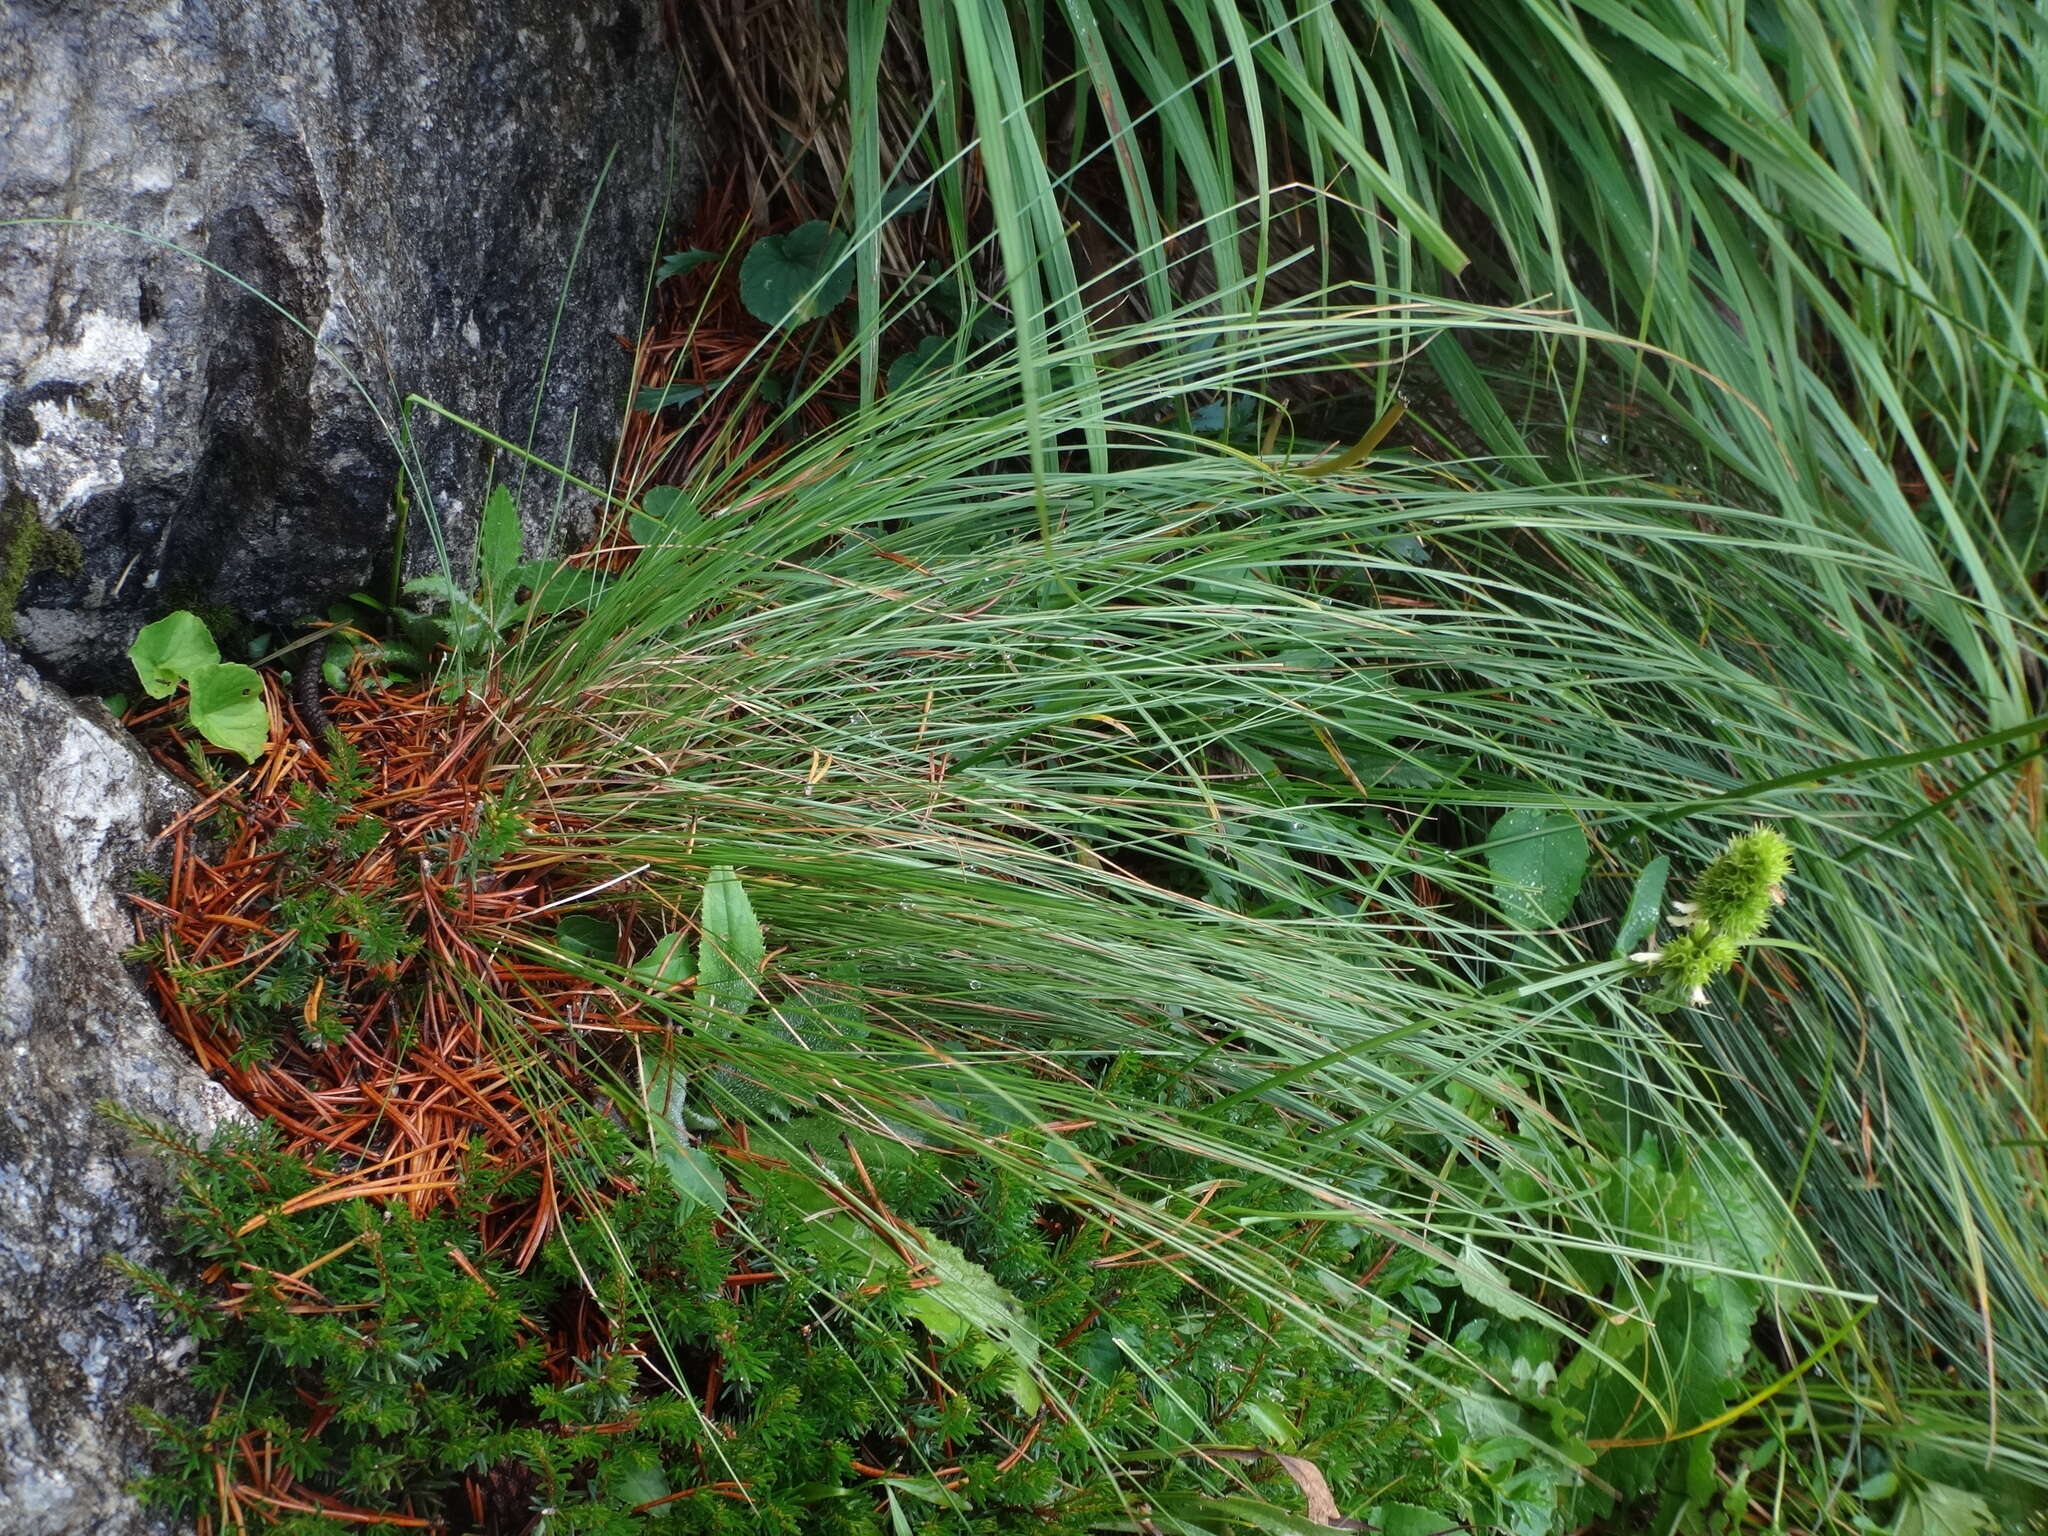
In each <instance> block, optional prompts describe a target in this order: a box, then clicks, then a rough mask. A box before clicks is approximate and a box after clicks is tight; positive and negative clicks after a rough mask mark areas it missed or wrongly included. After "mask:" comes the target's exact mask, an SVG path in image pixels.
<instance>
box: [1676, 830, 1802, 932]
mask: <svg viewBox="0 0 2048 1536" xmlns="http://www.w3.org/2000/svg"><path fill="white" fill-rule="evenodd" d="M1791 873H1792V846H1791V844H1789V843H1787V842H1786V841H1785V839H1784V838H1782V837H1780V836H1779V835H1778V834H1777V833H1776V832H1773V831H1772V830H1771V829H1770V828H1768V827H1758V828H1757V829H1756V830H1755V831H1754V832H1745V833H1743V834H1742V835H1741V836H1740V837H1737V838H1732V839H1730V841H1729V843H1728V848H1727V851H1726V852H1725V853H1723V854H1722V855H1721V856H1720V857H1719V858H1718V859H1716V860H1714V862H1713V863H1711V864H1709V865H1708V866H1707V867H1706V869H1705V870H1704V871H1702V872H1701V874H1700V877H1699V878H1698V879H1697V880H1695V881H1693V883H1692V901H1691V903H1690V905H1691V907H1692V909H1693V912H1692V916H1693V919H1694V921H1695V922H1697V923H1699V924H1701V925H1702V926H1704V927H1709V928H1712V929H1713V930H1714V932H1716V933H1723V934H1726V935H1727V936H1728V937H1729V938H1731V939H1733V940H1735V941H1736V942H1737V943H1738V944H1746V943H1747V942H1749V940H1751V939H1753V938H1755V937H1756V936H1757V935H1758V934H1760V933H1762V932H1763V931H1764V929H1765V927H1766V926H1768V925H1769V923H1770V921H1771V908H1772V907H1777V906H1783V905H1784V904H1785V878H1786V877H1787V876H1788V875H1790V874H1791Z"/></svg>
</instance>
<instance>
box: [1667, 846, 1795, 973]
mask: <svg viewBox="0 0 2048 1536" xmlns="http://www.w3.org/2000/svg"><path fill="white" fill-rule="evenodd" d="M1791 873H1792V845H1791V844H1790V843H1788V842H1786V841H1785V839H1784V837H1783V836H1782V835H1781V834H1779V833H1777V832H1774V831H1772V830H1771V829H1770V828H1769V827H1758V828H1757V829H1756V830H1755V831H1753V832H1744V833H1742V834H1741V835H1740V836H1738V837H1734V838H1731V839H1730V840H1729V843H1728V846H1727V848H1726V849H1724V850H1723V851H1722V853H1721V856H1720V857H1719V858H1717V859H1715V860H1714V862H1713V863H1711V864H1709V865H1708V866H1707V867H1706V868H1705V869H1704V870H1702V871H1700V874H1699V876H1698V878H1697V879H1695V880H1694V881H1693V883H1692V889H1691V891H1690V892H1688V897H1689V899H1688V900H1685V901H1674V902H1673V903H1672V904H1671V922H1672V926H1674V927H1676V928H1677V929H1678V930H1679V932H1678V933H1677V935H1676V936H1674V937H1673V938H1672V939H1671V941H1670V942H1669V943H1667V944H1665V945H1663V946H1662V947H1661V948H1659V947H1657V946H1656V945H1655V942H1654V940H1653V941H1652V947H1651V948H1649V949H1645V950H1640V951H1638V952H1637V953H1635V954H1633V955H1631V956H1630V957H1629V958H1630V959H1632V960H1635V961H1638V962H1639V963H1641V964H1642V965H1645V966H1647V967H1648V968H1649V974H1650V975H1652V976H1656V977H1658V978H1660V979H1661V980H1662V981H1663V983H1664V993H1663V996H1662V998H1661V999H1660V1002H1661V1004H1662V1006H1664V1007H1667V1008H1669V1007H1677V1006H1679V1005H1680V1004H1681V1003H1690V1004H1691V1005H1692V1006H1694V1007H1698V1006H1699V1005H1700V1004H1702V1003H1704V1002H1705V1001H1706V1000H1707V984H1708V983H1709V982H1711V981H1714V980H1715V979H1716V978H1718V977H1721V976H1725V975H1726V974H1727V973H1728V972H1729V970H1730V969H1732V968H1733V967H1734V965H1735V962H1736V960H1737V959H1738V958H1739V957H1740V955H1741V953H1742V950H1743V947H1744V946H1745V945H1748V944H1751V943H1754V942H1755V941H1756V939H1757V938H1758V937H1759V936H1760V935H1761V934H1762V933H1763V931H1764V929H1765V928H1767V927H1769V926H1770V921H1771V913H1772V911H1773V910H1774V909H1775V908H1777V907H1780V906H1782V905H1783V904H1784V901H1785V881H1786V879H1787V878H1789V877H1790V875H1791Z"/></svg>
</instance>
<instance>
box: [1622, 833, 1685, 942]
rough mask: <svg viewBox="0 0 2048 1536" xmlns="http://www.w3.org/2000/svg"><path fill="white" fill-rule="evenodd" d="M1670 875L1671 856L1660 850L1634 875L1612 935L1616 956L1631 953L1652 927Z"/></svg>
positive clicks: (1654, 924) (1662, 902) (1653, 927)
mask: <svg viewBox="0 0 2048 1536" xmlns="http://www.w3.org/2000/svg"><path fill="white" fill-rule="evenodd" d="M1670 879H1671V859H1670V857H1669V856H1668V855H1666V854H1661V853H1660V854H1658V855H1657V857H1656V858H1654V859H1652V860H1650V862H1649V863H1647V864H1645V865H1644V866H1643V872H1642V873H1641V874H1640V875H1637V876H1636V884H1635V889H1634V890H1632V891H1631V892H1629V898H1628V910H1627V911H1626V912H1624V913H1622V915H1621V927H1620V929H1618V930H1617V931H1616V933H1615V935H1614V954H1615V957H1616V958H1617V959H1619V958H1621V957H1622V956H1625V955H1632V954H1634V953H1635V951H1636V946H1637V945H1638V944H1640V943H1642V942H1643V940H1645V939H1647V938H1648V937H1649V936H1650V934H1651V933H1652V932H1653V931H1655V929H1656V927H1657V913H1658V910H1659V909H1660V908H1661V907H1662V906H1663V905H1664V887H1665V885H1666V883H1667V882H1668V881H1669V880H1670Z"/></svg>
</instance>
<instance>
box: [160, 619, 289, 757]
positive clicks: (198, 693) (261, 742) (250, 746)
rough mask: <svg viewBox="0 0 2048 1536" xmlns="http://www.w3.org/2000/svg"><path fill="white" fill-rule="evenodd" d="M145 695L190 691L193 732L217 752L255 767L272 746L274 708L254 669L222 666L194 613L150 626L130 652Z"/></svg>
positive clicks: (188, 709)
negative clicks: (234, 755) (181, 688)
mask: <svg viewBox="0 0 2048 1536" xmlns="http://www.w3.org/2000/svg"><path fill="white" fill-rule="evenodd" d="M128 659H129V660H130V661H131V662H133V663H134V664H135V675H136V676H137V677H138V678H139V679H141V682H142V691H143V692H144V693H146V694H148V695H149V696H150V697H151V698H152V699H167V698H169V697H170V696H171V695H172V694H174V693H176V692H177V691H178V687H179V685H180V684H183V685H184V686H185V688H186V689H187V696H186V700H185V707H186V712H187V714H188V716H189V718H190V719H191V721H192V726H193V729H195V730H196V731H198V732H199V734H200V735H201V736H204V737H205V738H206V739H207V740H208V741H210V742H212V743H213V744H214V745H215V746H216V747H222V748H225V749H226V750H227V751H230V752H235V753H239V754H240V755H241V757H242V760H243V761H244V762H250V763H253V762H255V761H256V759H257V758H259V757H261V756H262V755H263V752H264V749H265V748H266V747H267V746H269V744H270V706H269V704H268V702H266V701H265V699H264V697H263V679H262V678H261V677H259V676H257V674H256V670H255V668H253V667H245V666H243V665H241V664H240V663H239V662H233V661H222V660H221V659H220V647H219V646H217V645H216V644H214V639H213V636H212V635H211V634H210V633H208V631H207V628H206V626H205V625H204V624H202V623H201V622H200V621H199V618H198V616H197V615H195V614H191V613H187V612H185V611H184V610H183V609H180V610H179V611H178V612H176V613H169V614H165V615H164V617H162V618H160V619H158V620H157V621H156V622H155V623H154V624H145V625H144V626H143V627H142V632H141V633H140V634H138V635H137V636H136V637H135V643H134V644H133V645H131V646H130V647H128Z"/></svg>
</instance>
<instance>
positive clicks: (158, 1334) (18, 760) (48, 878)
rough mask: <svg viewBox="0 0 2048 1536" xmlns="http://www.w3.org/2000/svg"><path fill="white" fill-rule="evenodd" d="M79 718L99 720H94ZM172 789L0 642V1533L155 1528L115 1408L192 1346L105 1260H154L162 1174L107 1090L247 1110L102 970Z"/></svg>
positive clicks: (126, 1414) (220, 1112)
mask: <svg viewBox="0 0 2048 1536" xmlns="http://www.w3.org/2000/svg"><path fill="white" fill-rule="evenodd" d="M95 716H98V717H99V718H95ZM182 803H183V797H182V794H181V792H180V791H179V789H178V786H177V785H176V784H175V783H174V782H173V781H172V780H171V779H169V778H168V777H167V776H166V775H164V774H163V773H162V772H161V771H159V770H158V769H157V768H156V767H155V766H154V765H153V764H152V763H150V762H149V761H148V759H147V758H145V757H144V756H143V755H142V754H141V753H140V752H139V751H137V750H136V748H135V747H134V745H133V744H132V743H131V742H130V741H129V739H128V738H127V736H126V735H124V734H123V733H121V732H120V731H119V730H118V729H116V728H114V727H113V726H112V723H111V721H108V720H106V719H105V716H104V711H100V710H98V708H97V706H86V707H85V708H80V707H79V706H76V705H74V704H72V703H71V702H70V701H69V700H67V699H66V698H65V697H64V696H63V695H62V694H60V693H58V692H56V691H55V690H54V689H52V688H50V687H49V686H48V685H47V684H45V683H43V682H42V681H41V680H40V679H39V678H38V677H37V676H36V675H35V673H34V672H32V671H30V670H29V668H28V667H26V666H25V665H23V663H22V662H21V660H20V658H19V657H17V656H16V655H14V654H13V652H11V651H10V650H8V649H7V648H6V647H4V646H0V1071H4V1080H5V1082H6V1085H7V1089H6V1103H5V1108H4V1111H0V1530H4V1531H6V1532H7V1533H8V1536H72V1533H79V1536H84V1533H88V1532H90V1533H94V1536H101V1533H106V1536H126V1533H129V1532H142V1531H156V1530H161V1529H168V1527H167V1526H166V1525H165V1524H164V1523H163V1522H160V1521H156V1520H152V1519H149V1518H146V1517H145V1516H144V1515H143V1514H142V1512H141V1511H140V1510H139V1509H138V1508H137V1506H136V1505H135V1503H134V1501H133V1500H132V1499H130V1498H129V1497H128V1496H127V1495H126V1494H125V1493H124V1492H123V1485H124V1484H125V1483H126V1482H127V1481H128V1480H129V1479H131V1478H133V1477H134V1476H135V1475H136V1474H138V1473H139V1472H141V1471H143V1470H144V1461H145V1456H144V1451H145V1446H144V1442H143V1436H142V1431H141V1428H140V1426H139V1425H138V1424H137V1423H136V1421H135V1419H134V1416H133V1414H132V1412H131V1411H130V1410H131V1408H132V1407H133V1406H134V1405H136V1404H144V1405H148V1406H151V1407H154V1408H156V1409H158V1410H159V1411H166V1410H175V1409H177V1408H179V1407H181V1406H184V1403H183V1391H182V1387H181V1382H182V1373H181V1368H182V1367H183V1365H184V1364H185V1362H186V1361H187V1359H188V1358H189V1356H190V1353H191V1348H192V1346H191V1341H190V1340H189V1339H184V1338H181V1337H180V1336H179V1335H178V1333H177V1331H176V1330H175V1329H174V1328H172V1327H171V1326H169V1325H168V1324H167V1323H166V1321H165V1320H164V1319H162V1318H160V1317H158V1316H157V1315H156V1314H155V1313H154V1312H153V1311H152V1310H151V1309H150V1308H149V1307H148V1306H146V1305H145V1304H143V1303H142V1302H140V1301H138V1300H137V1299H136V1298H135V1297H134V1296H133V1295H132V1294H131V1291H130V1287H129V1284H128V1282H127V1281H126V1280H125V1279H123V1278H122V1277H121V1276H120V1275H119V1274H117V1273H115V1272H114V1271H113V1270H112V1269H110V1268H109V1267H108V1266H107V1264H106V1256H107V1255H108V1254H116V1253H118V1254H122V1255H125V1256H126V1257H128V1258H130V1259H133V1260H134V1261H136V1262H137V1263H141V1264H159V1263H162V1262H163V1261H164V1259H165V1254H164V1251H163V1250H164V1243H165V1236H164V1227H163V1221H164V1210H165V1197H166V1194H167V1192H168V1189H169V1179H168V1175H167V1172H166V1170H165V1169H164V1168H163V1166H162V1165H161V1163H160V1162H159V1161H158V1160H157V1158H156V1157H155V1156H154V1155H153V1154H152V1153H151V1152H150V1151H149V1149H148V1148H147V1147H145V1146H143V1145H141V1144H140V1143H139V1141H138V1139H137V1138H135V1137H133V1136H132V1135H130V1134H129V1133H128V1132H127V1131H124V1130H123V1129H121V1128H120V1127H119V1126H117V1125H115V1124H114V1123H113V1122H112V1121H110V1120H108V1119H107V1118H106V1117H105V1116H104V1115H103V1114H101V1113H100V1111H99V1110H98V1108H97V1107H96V1106H97V1105H98V1104H99V1103H100V1102H101V1101H102V1100H111V1101H112V1102H114V1103H116V1104H119V1105H122V1106H123V1107H125V1108H127V1109H130V1110H133V1111H135V1112H136V1113H138V1114H142V1115H146V1116H148V1117H150V1118H152V1119H154V1120H157V1121H160V1122H166V1123H168V1124H170V1125H172V1126H175V1127H177V1128H178V1129H179V1130H180V1131H182V1132H184V1133H186V1134H188V1135H190V1136H192V1137H195V1138H199V1139H203V1138H205V1137H206V1136H207V1135H208V1134H210V1133H211V1132H212V1131H213V1130H214V1129H216V1128H217V1127H218V1126H220V1125H222V1124H223V1123H226V1122H228V1121H230V1120H235V1119H244V1118H246V1111H244V1110H243V1109H241V1108H240V1106H238V1105H237V1104H236V1103H235V1101H234V1100H233V1099H231V1098H230V1097H229V1096H228V1094H227V1092H226V1090H224V1089H222V1088H220V1087H219V1086H217V1085H216V1084H215V1083H213V1082H212V1081H210V1080H209V1079H208V1078H207V1076H206V1075H205V1074H204V1073H203V1072H201V1071H200V1070H199V1068H198V1066H197V1065H196V1064H195V1063H194V1062H193V1061H192V1059H191V1057H190V1056H188V1055H187V1054H186V1053H185V1052H184V1050H183V1048H182V1047H180V1046H179V1045H178V1043H177V1042H176V1041H175V1040H173V1039H172V1038H171V1035H170V1033H169V1031H168V1030H166V1029H165V1028H164V1026H163V1024H162V1022H161V1021H160V1020H159V1019H158V1018H157V1016H156V1012H155V1010H154V1009H153V1008H152V1007H151V1006H150V1004H149V1002H148V1001H147V1000H146V999H145V998H144V997H143V995H142V993H141V991H140V990H139V989H138V988H137V986H136V985H135V983H134V981H133V980H132V979H131V977H130V976H129V975H128V973H127V971H126V970H124V968H123V967H122V964H121V950H122V948H123V947H124V946H125V945H126V944H128V943H129V942H131V941H132V939H133V937H134V931H133V922H132V919H131V918H130V916H129V911H128V906H127V903H126V902H125V901H124V900H123V899H122V895H121V893H122V891H123V890H124V889H126V887H127V885H128V883H129V881H130V879H131V878H132V875H133V873H134V871H135V870H136V869H137V867H138V866H139V865H141V864H142V863H143V862H145V861H146V860H147V858H148V843H149V840H150V838H151V837H152V836H153V835H154V834H155V832H156V831H157V830H159V829H160V828H161V827H162V826H163V824H164V823H165V822H166V821H167V820H168V819H169V818H170V816H171V815H172V814H174V813H175V810H176V808H177V807H178V806H179V805H180V804H182Z"/></svg>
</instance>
